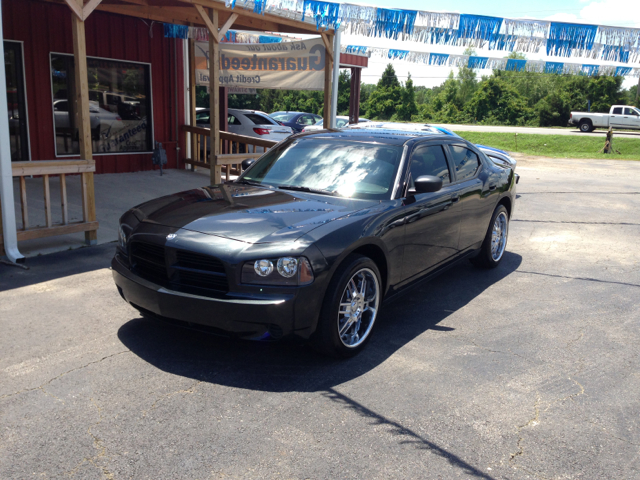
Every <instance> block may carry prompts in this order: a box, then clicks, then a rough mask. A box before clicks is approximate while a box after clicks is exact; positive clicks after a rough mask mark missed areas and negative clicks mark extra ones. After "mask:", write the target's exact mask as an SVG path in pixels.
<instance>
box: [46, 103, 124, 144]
mask: <svg viewBox="0 0 640 480" xmlns="http://www.w3.org/2000/svg"><path fill="white" fill-rule="evenodd" d="M53 114H54V117H55V126H56V130H58V133H60V130H63V129H69V128H71V123H70V121H69V101H68V100H56V101H54V102H53ZM89 114H90V117H89V118H90V122H91V137H92V138H93V139H94V140H99V139H100V137H101V136H103V137H105V138H108V137H109V135H110V133H111V131H119V130H121V129H123V128H124V123H123V122H122V118H120V116H119V115H117V114H115V113H113V112H110V111H109V110H105V109H104V108H100V107H99V106H98V103H97V102H94V101H90V102H89Z"/></svg>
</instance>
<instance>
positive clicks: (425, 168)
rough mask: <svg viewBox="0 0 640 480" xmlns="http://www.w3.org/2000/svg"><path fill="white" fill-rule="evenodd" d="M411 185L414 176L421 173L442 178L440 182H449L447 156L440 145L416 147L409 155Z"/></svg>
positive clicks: (411, 186) (421, 174) (444, 183)
mask: <svg viewBox="0 0 640 480" xmlns="http://www.w3.org/2000/svg"><path fill="white" fill-rule="evenodd" d="M410 172H411V185H410V188H413V182H414V180H415V179H416V178H418V177H421V176H423V175H433V176H435V177H440V178H441V179H442V184H443V185H446V184H448V183H451V175H450V174H449V167H448V165H447V157H445V155H444V150H443V149H442V146H441V145H428V146H427V145H425V146H419V147H416V149H415V150H414V151H413V154H412V155H411V166H410Z"/></svg>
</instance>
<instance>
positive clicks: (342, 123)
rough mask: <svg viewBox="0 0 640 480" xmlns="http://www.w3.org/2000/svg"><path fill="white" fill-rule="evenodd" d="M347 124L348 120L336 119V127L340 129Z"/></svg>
mask: <svg viewBox="0 0 640 480" xmlns="http://www.w3.org/2000/svg"><path fill="white" fill-rule="evenodd" d="M348 123H349V119H348V118H338V119H336V127H338V128H342V127H344V126H345V125H347V124H348Z"/></svg>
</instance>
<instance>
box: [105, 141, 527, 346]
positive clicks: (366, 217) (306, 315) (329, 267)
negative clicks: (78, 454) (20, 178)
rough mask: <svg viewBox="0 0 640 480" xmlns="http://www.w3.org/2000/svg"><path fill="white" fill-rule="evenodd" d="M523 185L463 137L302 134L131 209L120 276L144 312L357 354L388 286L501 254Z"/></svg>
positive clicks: (491, 262) (117, 262) (391, 290)
mask: <svg viewBox="0 0 640 480" xmlns="http://www.w3.org/2000/svg"><path fill="white" fill-rule="evenodd" d="M515 188H516V186H515V174H514V171H513V169H512V168H506V167H504V166H498V165H496V164H494V163H493V162H491V161H489V160H488V159H487V158H486V157H485V155H484V154H483V153H482V152H481V151H480V150H478V149H477V148H476V147H475V146H474V145H473V144H471V143H469V142H467V141H466V140H464V139H462V138H458V137H452V136H449V135H444V134H433V133H427V132H408V131H392V130H381V129H372V130H367V129H358V130H342V131H331V132H330V131H321V132H318V133H309V134H300V135H294V136H292V137H290V138H289V139H287V140H285V141H283V142H282V143H280V144H279V145H277V146H276V147H274V148H272V149H271V150H269V151H268V152H267V153H265V155H263V156H262V157H261V158H260V159H259V160H258V161H256V162H255V163H254V164H253V165H252V166H251V167H250V168H249V169H248V170H246V171H245V172H244V173H243V174H242V175H241V176H240V177H239V178H238V180H236V181H235V182H232V183H226V184H223V185H214V186H210V187H204V188H199V189H195V190H190V191H186V192H183V193H178V194H175V195H169V196H165V197H162V198H158V199H156V200H152V201H150V202H147V203H144V204H142V205H140V206H138V207H135V208H133V209H131V210H130V211H129V212H127V213H125V214H124V215H123V216H122V218H121V220H120V222H121V225H120V241H119V245H118V247H117V253H116V255H115V257H114V259H113V261H112V267H113V276H114V279H115V282H116V284H117V286H118V290H119V292H120V294H121V295H122V296H123V298H124V299H125V300H126V301H127V302H129V303H130V304H131V305H132V306H134V307H135V308H137V309H138V310H139V311H140V312H141V313H142V314H143V315H146V316H150V317H157V318H164V319H171V320H172V321H174V322H177V323H179V324H182V325H185V326H191V327H197V328H202V329H205V330H209V331H212V332H217V333H225V334H230V335H234V336H237V337H242V338H248V339H279V338H283V337H300V338H304V339H310V340H311V342H312V343H313V345H315V347H316V348H318V349H319V350H321V351H323V352H325V353H327V354H330V355H334V356H343V357H344V356H349V355H353V354H355V353H356V352H358V351H359V350H361V349H362V348H363V346H364V345H365V343H366V342H367V340H368V339H369V338H370V335H371V331H372V328H373V326H374V323H375V320H376V317H377V314H378V311H379V308H380V307H381V306H382V303H383V300H385V299H388V298H390V297H392V296H394V295H395V294H396V293H398V292H399V291H400V290H402V289H404V288H406V287H409V286H411V285H413V284H415V283H416V282H418V281H420V280H424V279H427V278H430V277H432V276H433V275H435V274H437V273H439V272H440V271H442V270H443V269H445V268H446V267H447V266H449V265H451V264H452V263H454V262H457V261H461V260H463V259H467V258H469V259H472V261H473V262H474V263H475V264H476V265H479V266H483V267H496V266H497V265H498V264H499V263H500V261H501V259H502V257H503V254H504V251H505V247H506V244H507V234H508V227H509V218H510V217H511V215H512V213H513V208H514V205H515V198H516V196H515Z"/></svg>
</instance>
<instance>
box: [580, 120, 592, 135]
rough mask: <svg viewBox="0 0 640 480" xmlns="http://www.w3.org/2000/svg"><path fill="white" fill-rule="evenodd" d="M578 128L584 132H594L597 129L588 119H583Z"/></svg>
mask: <svg viewBox="0 0 640 480" xmlns="http://www.w3.org/2000/svg"><path fill="white" fill-rule="evenodd" d="M578 128H579V129H580V131H581V132H582V133H589V132H592V131H593V130H595V129H594V128H593V125H591V122H588V121H587V120H582V121H581V122H580V123H579V124H578Z"/></svg>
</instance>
